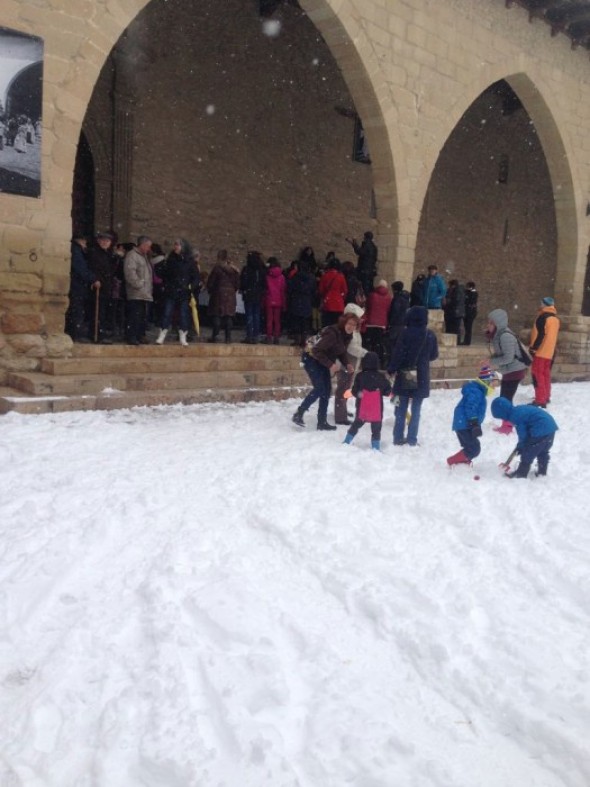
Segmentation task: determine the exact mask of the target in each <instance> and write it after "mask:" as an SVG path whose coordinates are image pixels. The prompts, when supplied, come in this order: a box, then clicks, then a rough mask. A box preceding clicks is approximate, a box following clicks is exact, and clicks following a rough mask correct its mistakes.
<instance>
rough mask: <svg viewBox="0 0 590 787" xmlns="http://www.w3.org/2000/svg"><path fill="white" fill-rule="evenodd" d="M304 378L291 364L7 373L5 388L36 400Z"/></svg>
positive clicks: (251, 384)
mask: <svg viewBox="0 0 590 787" xmlns="http://www.w3.org/2000/svg"><path fill="white" fill-rule="evenodd" d="M306 381H307V375H306V374H305V372H304V371H303V369H301V368H300V367H299V365H295V364H292V365H291V368H289V369H287V370H280V369H279V370H276V371H273V370H264V369H263V370H257V371H256V370H255V371H247V372H239V371H212V372H184V373H175V374H171V373H158V372H153V373H152V372H148V373H146V374H125V373H122V372H119V373H112V374H87V375H82V374H80V375H74V374H61V375H50V374H43V373H42V372H10V373H9V374H8V380H7V382H8V385H9V387H11V388H15V389H16V390H17V391H21V392H23V393H27V394H31V395H36V396H54V395H64V396H77V395H88V394H101V393H103V392H105V391H111V390H116V391H157V390H161V391H168V390H175V389H182V390H203V389H205V390H207V389H212V390H215V389H221V388H264V387H269V386H279V387H282V386H298V385H304V384H305V382H306Z"/></svg>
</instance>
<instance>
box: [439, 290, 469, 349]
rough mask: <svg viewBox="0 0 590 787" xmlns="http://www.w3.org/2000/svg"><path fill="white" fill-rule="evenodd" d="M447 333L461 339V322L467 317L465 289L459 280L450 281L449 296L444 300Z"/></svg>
mask: <svg viewBox="0 0 590 787" xmlns="http://www.w3.org/2000/svg"><path fill="white" fill-rule="evenodd" d="M443 312H444V320H445V333H452V334H455V336H457V340H458V338H459V330H460V328H461V321H462V319H463V317H465V288H464V287H463V285H462V284H459V281H458V280H457V279H451V280H450V281H449V287H448V289H447V294H446V295H445V297H444V299H443Z"/></svg>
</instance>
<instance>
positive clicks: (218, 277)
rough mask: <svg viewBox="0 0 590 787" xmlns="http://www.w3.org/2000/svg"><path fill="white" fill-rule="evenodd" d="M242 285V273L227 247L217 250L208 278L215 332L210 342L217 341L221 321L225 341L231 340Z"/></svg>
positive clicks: (211, 314) (211, 315) (227, 342)
mask: <svg viewBox="0 0 590 787" xmlns="http://www.w3.org/2000/svg"><path fill="white" fill-rule="evenodd" d="M239 286H240V273H239V271H238V270H237V269H236V268H234V266H233V265H232V264H231V263H230V261H229V259H228V254H227V251H226V249H220V251H218V252H217V262H216V263H215V267H214V268H213V270H212V271H211V273H210V274H209V278H208V279H207V291H208V292H209V316H210V317H211V321H212V323H213V333H212V334H211V338H210V339H208V341H209V342H216V341H217V337H218V335H219V330H220V327H221V323H222V321H223V327H224V330H225V342H226V344H229V343H230V342H231V331H232V327H233V320H234V317H235V316H236V306H237V303H236V294H237V292H238V289H239Z"/></svg>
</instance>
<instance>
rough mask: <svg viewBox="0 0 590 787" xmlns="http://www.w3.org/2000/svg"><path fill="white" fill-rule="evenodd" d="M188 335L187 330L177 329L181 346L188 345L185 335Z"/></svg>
mask: <svg viewBox="0 0 590 787" xmlns="http://www.w3.org/2000/svg"><path fill="white" fill-rule="evenodd" d="M187 336H188V331H180V330H179V331H178V341H179V342H180V343H181V345H182V346H183V347H188V342H187V340H186V337H187Z"/></svg>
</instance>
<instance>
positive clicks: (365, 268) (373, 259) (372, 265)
mask: <svg viewBox="0 0 590 787" xmlns="http://www.w3.org/2000/svg"><path fill="white" fill-rule="evenodd" d="M346 240H347V241H348V242H349V243H350V245H351V246H352V248H353V249H354V253H355V254H356V255H357V257H358V263H357V266H356V275H357V277H358V280H359V281H360V283H361V285H362V288H363V292H364V293H365V295H367V296H368V295H369V293H370V292H371V290H372V289H373V280H374V278H375V276H376V275H377V256H378V249H377V246H376V245H375V243H374V241H373V233H372V232H365V234H364V236H363V242H362V243H361V245H360V246H359V244H358V243H357V242H356V240H355V239H354V238H347V239H346Z"/></svg>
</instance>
